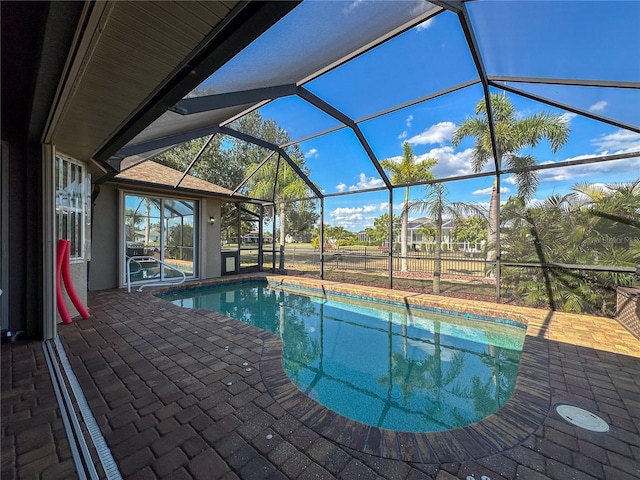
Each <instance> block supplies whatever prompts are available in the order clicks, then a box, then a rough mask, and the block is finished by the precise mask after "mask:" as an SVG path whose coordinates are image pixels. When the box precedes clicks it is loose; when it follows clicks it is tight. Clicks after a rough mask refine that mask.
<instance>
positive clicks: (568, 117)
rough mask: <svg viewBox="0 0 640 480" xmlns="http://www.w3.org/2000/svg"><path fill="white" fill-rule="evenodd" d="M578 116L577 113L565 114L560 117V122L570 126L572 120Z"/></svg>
mask: <svg viewBox="0 0 640 480" xmlns="http://www.w3.org/2000/svg"><path fill="white" fill-rule="evenodd" d="M577 116H578V115H577V114H576V113H570V112H565V113H563V114H561V115H560V120H562V121H563V122H564V123H566V124H567V125H569V124H570V123H571V120H573V119H574V118H576V117H577Z"/></svg>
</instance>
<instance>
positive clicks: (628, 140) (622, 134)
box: [591, 129, 640, 153]
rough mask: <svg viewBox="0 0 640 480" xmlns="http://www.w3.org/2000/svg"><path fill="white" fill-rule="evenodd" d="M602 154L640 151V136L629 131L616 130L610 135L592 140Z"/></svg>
mask: <svg viewBox="0 0 640 480" xmlns="http://www.w3.org/2000/svg"><path fill="white" fill-rule="evenodd" d="M591 143H592V144H593V145H595V146H596V147H598V151H599V152H601V153H607V152H613V153H626V152H637V151H638V150H640V134H637V133H634V132H629V131H628V130H622V129H619V130H616V131H615V132H614V133H611V134H609V135H601V136H600V137H598V138H595V139H593V140H591Z"/></svg>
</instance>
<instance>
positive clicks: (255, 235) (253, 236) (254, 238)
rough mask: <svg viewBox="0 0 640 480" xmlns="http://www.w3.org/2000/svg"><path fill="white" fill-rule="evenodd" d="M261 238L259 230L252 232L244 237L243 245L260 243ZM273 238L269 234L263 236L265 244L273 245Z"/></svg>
mask: <svg viewBox="0 0 640 480" xmlns="http://www.w3.org/2000/svg"><path fill="white" fill-rule="evenodd" d="M259 238H260V233H259V232H258V230H251V231H250V232H249V233H245V234H244V235H242V243H256V244H257V243H258V239H259ZM272 240H273V238H272V237H271V235H269V234H268V233H263V234H262V241H263V243H271V242H272Z"/></svg>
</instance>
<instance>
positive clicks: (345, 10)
mask: <svg viewBox="0 0 640 480" xmlns="http://www.w3.org/2000/svg"><path fill="white" fill-rule="evenodd" d="M363 2H364V0H354V1H353V2H351V3H350V4H349V5H347V6H346V7H344V8H343V9H342V13H344V14H345V15H347V14H349V13H351V12H353V11H354V10H355V9H356V8H358V7H359V6H360V5H361V4H362V3H363Z"/></svg>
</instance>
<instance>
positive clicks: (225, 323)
mask: <svg viewBox="0 0 640 480" xmlns="http://www.w3.org/2000/svg"><path fill="white" fill-rule="evenodd" d="M238 279H239V278H238V277H234V280H236V281H237V280H238ZM270 280H271V281H273V282H282V283H291V282H294V283H296V284H300V285H304V286H309V287H313V288H325V289H330V290H334V291H342V292H349V293H354V294H362V295H367V296H374V297H378V298H391V297H393V298H395V299H400V300H401V301H406V302H413V303H418V304H420V303H429V304H432V305H434V306H439V307H441V308H446V309H452V310H458V311H469V312H476V313H488V312H491V313H494V314H495V313H496V312H499V313H500V315H507V318H510V317H511V318H517V319H524V320H525V321H526V322H527V324H528V329H527V337H526V341H525V346H524V349H523V356H522V359H521V367H520V375H519V380H518V384H517V387H516V391H515V393H514V395H513V396H512V398H511V399H510V401H509V402H508V403H507V405H505V406H504V407H503V408H502V409H500V410H499V411H498V412H496V414H494V415H492V416H490V417H489V418H487V419H485V420H483V421H481V422H478V423H477V424H474V425H471V426H469V427H465V428H464V429H457V430H452V431H448V432H441V433H430V434H405V433H397V432H389V431H384V430H380V429H376V428H374V427H368V426H364V425H362V424H358V423H356V422H353V421H350V420H347V419H344V418H343V417H340V416H338V415H336V414H334V413H333V412H330V411H328V410H327V409H325V408H324V407H322V406H320V405H319V404H317V403H315V402H314V401H312V400H310V399H308V398H307V397H305V396H304V395H303V394H301V393H300V392H299V391H298V390H297V389H295V387H293V386H292V384H291V383H290V382H289V380H288V378H287V377H286V375H285V374H284V372H283V370H282V365H281V354H282V351H281V342H280V340H279V339H278V338H277V337H275V336H274V335H272V334H270V333H267V332H264V331H262V330H259V329H257V328H254V327H252V326H249V325H246V324H243V323H240V322H237V321H235V320H232V319H229V318H227V317H224V316H222V315H220V314H216V313H213V312H208V311H203V310H188V309H182V308H180V307H177V306H174V305H172V304H169V303H167V302H165V301H163V300H161V299H159V298H156V297H154V296H153V295H152V293H150V292H147V291H145V292H143V293H137V292H136V293H131V294H127V293H126V292H125V291H122V290H118V291H104V292H94V293H91V294H90V296H89V307H90V309H91V314H92V317H91V318H90V319H88V320H83V321H75V322H74V323H73V324H71V325H64V326H60V328H59V335H60V337H61V340H62V343H63V344H64V346H65V349H66V351H67V355H68V356H69V359H70V362H71V365H72V367H73V369H74V372H75V374H76V376H77V377H78V380H79V382H80V384H81V386H82V388H83V390H84V392H85V395H86V397H87V401H88V403H89V405H90V407H91V409H92V411H93V414H94V416H95V417H96V420H97V422H98V424H99V426H100V428H101V430H102V432H103V434H104V436H105V439H106V441H107V444H108V446H109V447H110V449H111V453H112V454H113V457H114V458H115V460H116V463H117V464H118V467H119V469H120V472H121V474H122V476H123V477H124V478H133V479H147V478H148V479H155V478H162V479H165V478H167V479H168V478H176V479H179V478H196V479H200V478H206V479H218V478H221V479H233V478H244V479H250V480H254V479H256V480H258V479H282V478H292V479H300V480H307V479H324V478H327V479H329V478H341V479H345V480H350V479H372V480H373V479H389V480H391V479H412V480H413V479H421V478H422V479H436V480H446V479H451V478H460V479H467V478H469V477H471V478H475V479H480V478H482V476H483V475H484V476H486V477H488V478H489V479H491V480H500V479H516V478H523V479H534V480H535V479H544V478H552V479H558V480H564V479H608V480H614V479H615V480H627V479H638V478H640V375H639V374H638V372H640V341H638V339H636V338H635V337H633V336H632V335H631V334H630V333H629V332H627V331H626V330H625V329H624V328H623V327H621V326H620V325H619V324H618V323H617V322H616V321H615V320H610V319H605V318H598V317H591V316H586V315H569V314H563V313H558V312H546V311H541V310H533V309H527V308H518V307H511V306H506V305H495V304H483V303H481V302H465V301H461V300H454V299H449V298H440V297H433V296H428V295H417V294H413V293H402V292H399V291H396V290H393V291H389V290H386V289H375V288H370V287H366V288H365V287H357V286H353V285H347V284H340V283H335V282H321V281H316V280H310V279H307V278H305V279H296V278H294V277H286V276H283V277H277V276H270ZM509 316H510V317H509ZM30 345H31V346H30ZM32 345H33V344H25V345H22V346H20V345H17V344H14V345H12V350H11V352H13V355H18V351H19V349H20V348H24V349H31V350H32V351H34V350H37V348H34V347H33V346H32ZM38 348H39V347H38ZM20 355H22V353H20ZM2 358H3V391H2V402H3V426H2V434H3V439H2V440H3V450H2V452H3V454H2V461H3V465H2V475H3V476H2V478H3V479H4V478H5V475H7V478H12V476H14V477H17V478H20V477H25V478H26V477H27V476H28V475H24V474H23V469H22V467H21V463H20V462H17V463H16V460H15V459H16V455H23V454H24V453H19V454H17V453H16V449H15V448H14V449H13V450H11V449H10V448H6V449H5V447H4V444H5V442H10V441H12V440H13V441H14V442H15V432H13V431H12V430H10V429H9V428H8V426H6V425H5V423H4V420H5V415H4V412H5V408H9V409H11V408H15V407H14V406H13V405H15V402H16V399H17V398H18V397H19V395H17V394H15V392H16V388H18V387H16V386H11V385H10V384H7V383H5V381H4V377H5V374H6V368H5V365H6V363H5V360H6V359H5V348H4V346H3V357H2ZM245 363H247V364H248V365H249V368H250V370H249V371H247V366H245V365H244V364H245ZM46 382H47V378H46V376H44V377H42V376H36V377H33V379H32V380H31V383H37V386H35V387H33V388H35V389H38V390H40V389H41V388H42V387H41V385H44V386H45V387H46ZM7 387H8V388H9V390H6V389H7ZM12 392H14V393H12ZM564 403H567V404H571V405H576V406H578V407H582V408H585V409H587V410H589V411H591V412H593V413H595V414H597V415H598V416H600V417H602V418H603V419H604V420H605V421H606V422H607V423H608V424H609V425H610V426H611V429H610V431H609V432H606V433H596V432H590V431H587V430H584V429H581V428H578V427H575V426H573V425H571V424H570V423H567V422H566V421H564V420H562V419H561V417H560V416H559V415H558V414H557V412H556V411H555V408H554V407H555V406H556V405H558V404H564ZM14 429H15V427H14ZM12 432H13V433H14V435H13V436H12ZM62 440H63V439H62ZM13 445H15V443H14V444H13ZM12 453H13V455H14V456H13V458H12ZM33 455H37V454H33ZM61 460H64V455H63V457H62V458H61ZM64 461H66V460H64ZM11 462H13V463H11ZM53 473H55V472H53ZM32 478H36V477H32ZM41 478H69V477H62V476H58V477H56V476H55V475H54V474H50V475H48V476H47V474H45V473H42V476H41Z"/></svg>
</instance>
